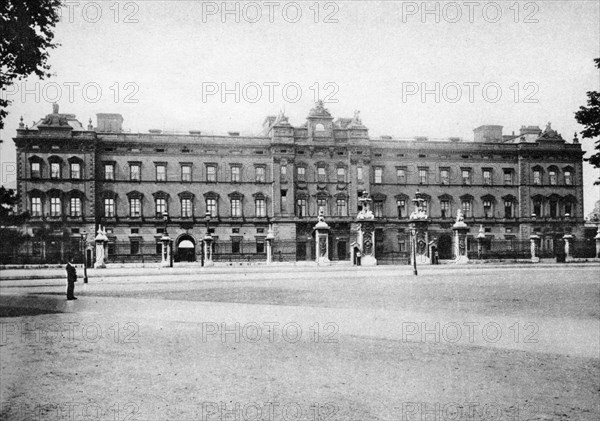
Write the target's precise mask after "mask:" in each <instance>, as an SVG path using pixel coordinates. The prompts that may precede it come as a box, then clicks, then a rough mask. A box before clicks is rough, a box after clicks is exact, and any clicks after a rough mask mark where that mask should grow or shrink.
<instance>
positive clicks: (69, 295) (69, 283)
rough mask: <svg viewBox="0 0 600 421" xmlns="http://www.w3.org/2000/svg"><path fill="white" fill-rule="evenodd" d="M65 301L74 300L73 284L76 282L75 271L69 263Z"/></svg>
mask: <svg viewBox="0 0 600 421" xmlns="http://www.w3.org/2000/svg"><path fill="white" fill-rule="evenodd" d="M66 269H67V300H69V299H73V298H75V295H74V293H75V282H77V270H76V269H75V266H73V265H72V264H71V263H70V262H69V263H67V267H66Z"/></svg>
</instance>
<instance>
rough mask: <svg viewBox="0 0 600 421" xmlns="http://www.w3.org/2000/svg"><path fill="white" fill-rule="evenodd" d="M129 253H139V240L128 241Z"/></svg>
mask: <svg viewBox="0 0 600 421" xmlns="http://www.w3.org/2000/svg"><path fill="white" fill-rule="evenodd" d="M129 247H130V249H129V253H130V254H140V242H139V241H131V243H129Z"/></svg>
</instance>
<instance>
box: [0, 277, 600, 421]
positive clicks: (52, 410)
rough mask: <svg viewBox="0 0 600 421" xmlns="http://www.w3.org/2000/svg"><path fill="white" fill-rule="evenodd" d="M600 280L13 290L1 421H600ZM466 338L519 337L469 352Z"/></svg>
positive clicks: (174, 283)
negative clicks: (469, 332)
mask: <svg viewBox="0 0 600 421" xmlns="http://www.w3.org/2000/svg"><path fill="white" fill-rule="evenodd" d="M597 274H598V267H597V266H596V267H588V268H579V269H577V270H575V271H574V270H572V269H564V270H563V269H515V270H513V271H510V270H495V269H481V270H477V271H473V270H469V271H468V273H466V272H460V271H456V272H455V273H449V274H448V273H446V272H444V274H443V275H440V274H438V275H436V274H431V275H425V276H422V277H421V276H420V277H419V278H402V279H398V277H397V276H395V275H394V274H393V273H391V272H387V271H386V272H379V273H377V276H376V279H374V280H373V279H366V278H365V277H364V276H359V277H356V276H353V275H348V274H347V273H344V272H342V271H340V272H339V273H337V272H336V273H328V274H326V275H321V276H320V275H319V274H318V273H308V272H307V271H306V270H305V269H302V270H295V271H294V270H290V271H289V272H288V273H286V274H285V275H283V274H282V275H280V276H279V277H264V276H260V275H256V274H251V275H249V274H245V273H243V271H238V272H234V273H232V274H231V276H230V277H229V279H228V280H220V279H214V280H210V279H202V280H199V279H188V278H185V277H177V279H169V278H168V277H167V278H165V279H155V280H148V279H141V278H140V279H138V278H135V277H132V278H128V279H124V280H123V281H122V282H118V283H105V284H101V283H97V284H88V285H85V286H83V285H78V290H77V294H78V296H79V300H77V301H75V302H68V303H66V302H65V301H64V299H63V297H62V295H60V294H62V293H63V288H62V287H59V286H47V287H35V286H31V287H27V288H1V285H0V288H1V289H0V299H1V300H2V301H1V303H2V314H1V315H2V318H1V319H0V323H1V325H0V326H1V328H2V331H1V332H0V333H1V337H0V339H1V341H0V363H1V373H0V374H1V379H2V380H1V389H0V392H1V402H2V412H1V418H2V419H3V420H4V419H5V420H10V421H14V420H30V419H35V420H113V421H114V420H175V421H184V420H185V421H187V420H190V421H191V420H356V421H359V420H365V421H366V420H385V421H395V420H433V419H436V420H598V419H600V356H599V355H598V353H597V350H598V347H597V346H596V344H598V346H600V331H599V330H598V326H600V325H599V324H598V322H599V314H600V282H599V280H598V276H597ZM424 315H426V316H424ZM431 315H435V316H431ZM430 316H431V317H432V318H429V317H430ZM425 317H428V318H425ZM436 320H440V321H441V325H442V328H441V329H438V330H437V331H436V329H435V328H433V329H432V326H434V325H435V321H436ZM513 322H514V323H518V324H516V325H515V324H514V323H513ZM236 323H238V325H236ZM422 323H426V325H427V329H429V331H427V330H426V329H425V327H424V325H423V324H422ZM465 323H467V324H468V323H471V325H473V324H474V323H479V325H478V327H479V328H481V326H484V325H486V323H487V324H490V323H495V324H496V325H497V326H500V327H501V329H502V334H503V335H504V336H505V337H504V338H502V339H503V340H500V341H495V339H494V338H493V337H492V336H493V334H492V333H490V332H491V330H490V331H489V332H488V336H487V337H486V336H485V335H484V334H483V331H482V330H481V329H480V330H479V331H475V333H474V335H475V336H479V337H477V338H474V340H472V341H471V340H467V339H465V338H463V339H462V340H460V341H455V340H453V338H454V337H455V336H453V334H451V332H454V331H452V329H453V328H456V326H460V327H462V329H463V331H462V332H463V334H464V333H465V332H466V327H465V326H466V325H465ZM527 323H530V325H527ZM531 326H537V329H539V330H538V331H535V329H533V330H531V329H532V328H531ZM415 328H416V329H417V330H420V329H423V330H420V331H419V332H418V333H417V334H415V333H414V329H415ZM445 328H447V329H445ZM411 329H412V330H411ZM428 332H429V333H428ZM408 333H410V334H408ZM482 337H483V339H482ZM506 337H508V338H509V339H508V340H506ZM538 339H539V340H538ZM588 339H589V341H588Z"/></svg>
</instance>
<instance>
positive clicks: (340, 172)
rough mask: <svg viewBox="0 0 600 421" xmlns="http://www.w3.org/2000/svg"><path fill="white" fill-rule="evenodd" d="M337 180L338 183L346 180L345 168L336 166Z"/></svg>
mask: <svg viewBox="0 0 600 421" xmlns="http://www.w3.org/2000/svg"><path fill="white" fill-rule="evenodd" d="M337 181H338V183H345V182H346V168H343V167H338V169H337Z"/></svg>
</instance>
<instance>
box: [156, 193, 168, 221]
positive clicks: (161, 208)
mask: <svg viewBox="0 0 600 421" xmlns="http://www.w3.org/2000/svg"><path fill="white" fill-rule="evenodd" d="M154 205H155V206H154V208H155V214H156V217H157V218H162V217H163V216H164V215H165V213H167V199H163V198H157V199H155V202H154Z"/></svg>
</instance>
